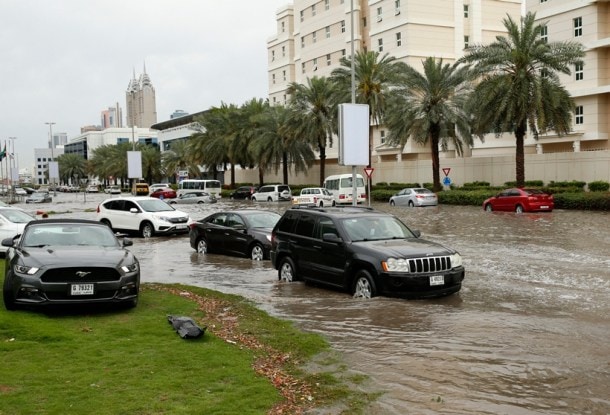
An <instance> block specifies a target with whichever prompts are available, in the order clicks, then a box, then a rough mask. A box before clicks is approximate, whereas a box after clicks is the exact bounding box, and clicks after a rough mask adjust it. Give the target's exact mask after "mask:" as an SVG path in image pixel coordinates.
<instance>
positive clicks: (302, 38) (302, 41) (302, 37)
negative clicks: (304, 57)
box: [301, 36, 305, 48]
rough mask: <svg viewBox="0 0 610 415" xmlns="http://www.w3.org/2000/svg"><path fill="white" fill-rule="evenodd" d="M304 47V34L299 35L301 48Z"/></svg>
mask: <svg viewBox="0 0 610 415" xmlns="http://www.w3.org/2000/svg"><path fill="white" fill-rule="evenodd" d="M304 47H305V36H301V48H304Z"/></svg>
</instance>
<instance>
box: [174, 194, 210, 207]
mask: <svg viewBox="0 0 610 415" xmlns="http://www.w3.org/2000/svg"><path fill="white" fill-rule="evenodd" d="M216 202H218V200H217V199H216V198H215V197H214V196H212V195H210V194H209V193H206V192H192V193H184V194H183V195H182V196H178V197H177V198H175V199H170V200H168V201H167V203H169V204H170V205H173V204H180V205H193V204H199V205H201V204H203V203H216Z"/></svg>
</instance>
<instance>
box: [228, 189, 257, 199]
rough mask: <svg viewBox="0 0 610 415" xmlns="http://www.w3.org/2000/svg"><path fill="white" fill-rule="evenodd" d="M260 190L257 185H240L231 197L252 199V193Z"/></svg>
mask: <svg viewBox="0 0 610 415" xmlns="http://www.w3.org/2000/svg"><path fill="white" fill-rule="evenodd" d="M257 190H258V187H255V186H241V187H238V188H237V189H235V190H234V191H233V192H232V193H231V195H230V198H231V199H236V200H237V199H246V200H250V199H252V195H253V194H254V193H256V191H257Z"/></svg>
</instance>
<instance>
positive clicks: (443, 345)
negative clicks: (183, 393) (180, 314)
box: [23, 194, 610, 415]
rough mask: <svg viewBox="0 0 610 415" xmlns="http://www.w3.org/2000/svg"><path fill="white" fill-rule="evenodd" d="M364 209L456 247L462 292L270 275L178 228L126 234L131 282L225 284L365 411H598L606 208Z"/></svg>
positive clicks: (608, 267) (601, 408)
mask: <svg viewBox="0 0 610 415" xmlns="http://www.w3.org/2000/svg"><path fill="white" fill-rule="evenodd" d="M102 198H103V196H102V195H87V202H84V200H83V195H82V194H81V195H78V196H76V195H59V194H58V197H57V198H56V201H57V202H58V203H57V204H54V205H53V206H52V208H51V209H52V210H55V211H57V212H62V213H61V215H63V216H75V217H83V218H92V219H94V218H95V212H92V211H88V210H87V208H95V206H96V205H97V201H99V200H101V199H102ZM62 202H63V203H62ZM236 206H251V204H250V203H248V202H246V203H241V204H238V203H236V202H230V201H226V202H221V203H218V204H216V205H212V206H209V207H207V206H206V207H199V206H194V207H189V208H188V211H189V212H191V213H192V216H193V218H195V219H197V218H202V217H204V216H205V215H206V214H207V213H208V212H211V211H215V210H219V209H225V208H232V207H236ZM258 206H260V207H263V208H265V209H272V210H276V211H279V212H281V211H282V210H283V209H285V208H286V207H287V206H286V204H279V205H278V204H277V203H275V204H267V203H263V204H259V205H258ZM23 207H25V208H26V209H30V210H31V209H32V207H31V206H25V205H24V206H23ZM40 207H42V206H40ZM374 207H376V208H379V209H381V210H385V211H389V212H392V213H394V214H396V215H397V216H399V217H400V218H402V219H403V220H404V221H405V222H406V223H407V224H408V225H409V226H410V227H411V228H413V229H420V230H421V231H422V236H423V237H424V238H427V239H430V240H433V241H437V242H442V243H445V244H447V245H449V246H452V247H455V248H457V249H458V250H459V251H460V253H461V254H462V256H463V257H464V266H465V267H466V279H465V281H464V285H463V288H462V291H461V292H460V293H458V294H457V295H453V296H449V297H445V298H441V299H435V300H421V301H406V300H400V299H390V298H382V297H377V298H374V299H372V300H369V301H362V300H355V299H352V298H351V297H350V296H349V295H348V294H346V293H342V292H337V291H332V290H326V289H322V288H318V287H313V286H309V285H306V284H303V283H292V284H286V283H280V282H278V279H277V272H276V271H275V270H273V269H272V267H271V264H270V263H269V261H265V262H262V263H257V262H252V261H250V260H249V259H245V258H232V257H224V256H219V255H200V254H197V253H195V251H194V250H193V249H191V248H190V246H189V242H188V237H186V236H178V237H155V238H151V239H148V240H144V239H141V238H134V246H133V249H132V250H133V251H134V252H135V254H136V255H137V256H138V258H139V259H140V262H141V263H142V279H143V281H144V282H180V283H184V284H191V285H196V286H201V287H206V288H211V289H215V290H218V291H222V292H227V293H232V294H239V295H242V296H245V297H247V298H249V299H252V300H253V301H254V302H256V303H257V304H259V305H260V307H261V308H263V309H264V310H266V311H268V312H269V313H270V314H273V315H275V316H279V317H282V318H286V319H290V320H293V321H295V322H296V323H297V325H298V326H299V327H301V328H303V329H305V330H308V331H313V332H316V333H319V334H321V335H323V336H324V337H325V338H327V339H328V340H329V342H330V343H331V344H332V346H333V348H334V349H336V350H338V351H340V352H342V353H343V355H344V359H345V361H346V362H347V364H348V365H349V367H350V368H351V369H352V370H354V371H355V372H357V373H362V374H366V375H368V376H369V377H370V379H371V382H370V383H369V384H367V388H368V391H371V392H373V391H379V392H383V395H382V396H381V397H380V398H379V399H378V401H377V402H376V403H375V404H374V406H373V407H372V408H371V409H370V410H369V413H371V414H390V415H393V414H515V415H530V414H531V415H533V414H562V415H563V414H565V415H573V414H595V415H597V414H599V415H602V414H604V415H606V414H610V214H608V213H607V212H573V211H561V210H557V211H554V212H552V213H545V214H521V215H517V214H513V213H486V212H483V210H482V209H481V208H478V207H462V206H439V207H434V208H390V207H389V206H387V205H383V204H379V205H374ZM37 208H38V206H37ZM185 210H187V209H185Z"/></svg>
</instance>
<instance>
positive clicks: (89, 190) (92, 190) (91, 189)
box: [86, 184, 100, 193]
mask: <svg viewBox="0 0 610 415" xmlns="http://www.w3.org/2000/svg"><path fill="white" fill-rule="evenodd" d="M99 191H100V189H99V188H98V187H97V185H94V184H90V185H89V186H87V190H86V192H87V193H98V192H99Z"/></svg>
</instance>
